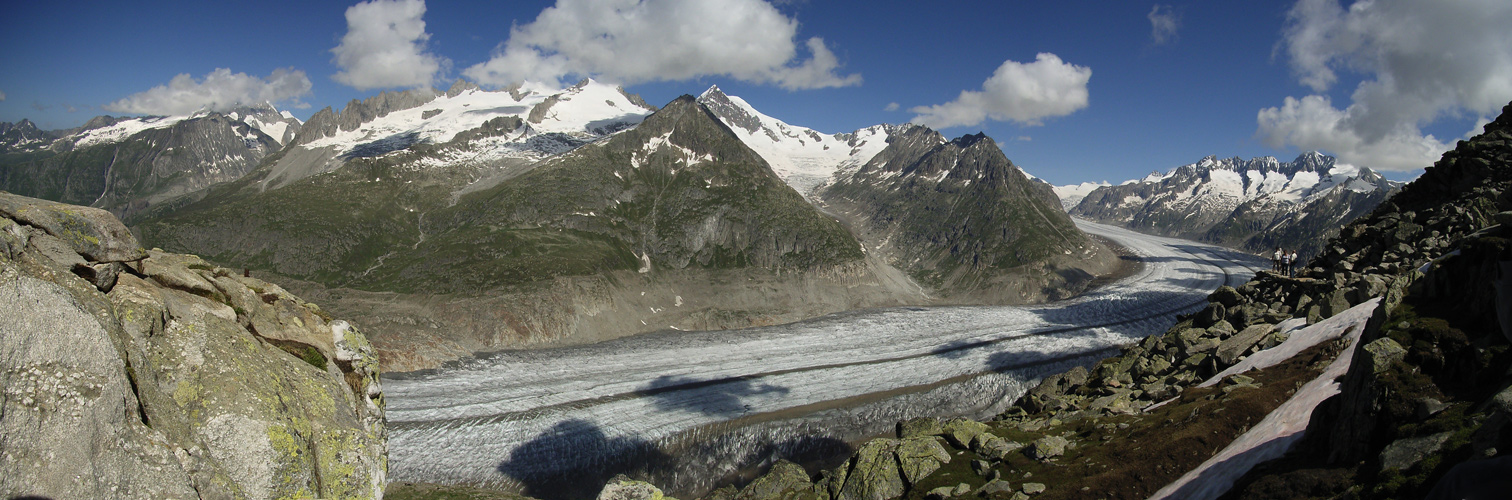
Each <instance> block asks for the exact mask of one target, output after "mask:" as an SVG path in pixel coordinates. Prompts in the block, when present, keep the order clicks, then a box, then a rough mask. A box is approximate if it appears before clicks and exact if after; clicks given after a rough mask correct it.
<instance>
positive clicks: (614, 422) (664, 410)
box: [384, 221, 1265, 498]
mask: <svg viewBox="0 0 1512 500" xmlns="http://www.w3.org/2000/svg"><path fill="white" fill-rule="evenodd" d="M1077 224H1078V227H1080V228H1081V229H1082V230H1084V231H1087V232H1089V233H1092V234H1095V235H1100V236H1103V237H1106V238H1109V239H1111V240H1113V241H1115V242H1117V243H1119V244H1120V245H1123V246H1124V247H1125V248H1128V249H1129V250H1130V252H1131V253H1132V256H1130V257H1129V258H1131V259H1135V260H1137V261H1139V262H1140V263H1141V264H1143V265H1142V268H1141V270H1140V271H1139V272H1137V273H1135V274H1134V275H1133V276H1130V277H1128V278H1125V279H1122V280H1120V281H1118V282H1116V283H1113V284H1111V285H1108V286H1104V287H1102V288H1100V289H1097V290H1095V291H1093V292H1090V293H1088V294H1085V295H1083V296H1080V297H1077V298H1074V299H1070V300H1066V301H1062V302H1056V303H1052V304H1044V305H1039V306H1012V307H1009V306H1002V307H996V306H979V307H896V308H881V309H870V310H861V311H851V312H845V313H839V314H833V315H829V316H824V317H820V318H816V319H812V320H808V321H802V322H798V323H792V324H787V325H779V326H771V327H760V328H749V329H742V330H729V331H717V332H681V331H665V332H658V333H653V334H646V335H641V336H635V337H628V338H622V339H617V340H613V341H608V342H603V343H599V344H592V345H584V346H574V347H564V348H554V349H543V350H528V351H507V352H500V353H495V354H492V355H488V356H483V357H480V358H476V359H473V360H470V361H467V362H463V363H459V364H457V365H455V366H450V367H447V368H443V369H441V370H437V371H434V372H430V373H421V374H410V375H404V376H399V377H391V378H389V379H386V380H385V382H384V384H385V394H386V399H387V401H388V421H389V431H390V442H389V459H390V475H391V479H392V480H394V481H417V482H432V483H443V484H467V485H474V486H484V487H491V488H498V489H503V490H510V491H517V492H523V493H526V494H530V495H533V496H538V497H545V498H553V497H559V496H563V495H565V493H564V492H565V491H568V490H571V489H572V488H584V487H586V486H584V485H591V486H592V487H593V488H594V489H592V491H596V488H597V486H598V485H601V484H602V482H603V480H606V479H608V477H609V475H612V474H615V473H630V474H632V475H635V476H639V477H644V478H647V479H649V480H651V481H652V482H654V483H656V484H658V485H660V486H662V487H663V488H666V489H668V490H670V492H672V493H673V494H677V495H684V496H697V495H701V494H702V493H704V492H706V491H708V489H710V488H712V487H714V486H716V483H717V482H718V481H720V480H721V478H729V477H732V475H734V474H737V473H739V472H741V471H742V470H746V469H748V468H752V467H760V466H761V465H763V464H769V463H770V462H771V461H772V460H775V459H776V458H790V459H799V460H803V459H808V460H821V459H825V458H829V459H833V458H834V457H835V456H839V457H841V458H843V457H844V456H846V455H848V454H849V452H850V446H851V445H852V443H856V442H859V441H861V440H863V439H865V438H868V437H874V436H877V435H881V434H885V433H888V432H890V431H891V429H892V427H893V425H894V424H895V423H896V422H897V421H899V420H902V419H907V418H912V417H917V416H953V415H966V416H973V417H976V418H985V417H987V416H990V415H993V414H995V413H997V412H999V411H1002V409H1003V408H1004V407H1005V406H1006V405H1007V404H1009V403H1011V402H1012V401H1013V400H1014V399H1015V398H1017V397H1018V396H1019V395H1021V394H1022V393H1023V392H1024V391H1025V390H1027V388H1029V387H1032V384H1034V383H1036V382H1037V380H1038V379H1039V378H1040V377H1042V376H1044V375H1046V374H1049V373H1055V372H1059V371H1063V370H1065V369H1068V368H1070V367H1072V366H1075V365H1090V364H1092V363H1094V362H1096V361H1097V360H1098V359H1101V358H1103V357H1106V356H1109V355H1113V354H1116V352H1117V350H1118V349H1119V348H1120V346H1122V345H1125V344H1127V343H1130V342H1133V341H1136V340H1138V339H1140V338H1143V337H1145V336H1148V335H1152V334H1157V333H1160V332H1163V331H1165V329H1167V328H1169V327H1170V326H1171V325H1172V324H1174V322H1175V316H1176V315H1177V314H1180V313H1188V312H1192V311H1195V310H1196V309H1198V308H1200V307H1201V306H1202V305H1203V304H1204V303H1205V302H1206V296H1207V295H1208V294H1209V293H1210V292H1211V291H1212V290H1214V289H1216V288H1217V287H1219V286H1222V285H1234V286H1237V285H1239V284H1242V283H1244V282H1245V281H1247V280H1248V279H1249V278H1250V277H1251V276H1252V275H1253V274H1254V272H1255V271H1256V270H1257V269H1259V268H1261V266H1263V265H1265V263H1264V261H1262V260H1261V259H1259V258H1258V257H1255V256H1252V255H1248V254H1244V253H1241V252H1236V251H1233V250H1228V249H1224V248H1221V247H1215V246H1209V245H1203V244H1197V243H1193V242H1189V241H1184V240H1176V239H1170V238H1161V237H1156V236H1148V235H1143V234H1138V233H1134V232H1132V231H1128V230H1125V229H1120V228H1116V227H1112V226H1106V225H1102V224H1096V223H1091V222H1086V221H1077ZM600 476H602V477H600ZM564 488H565V490H564ZM584 491H588V490H584ZM577 493H581V492H577Z"/></svg>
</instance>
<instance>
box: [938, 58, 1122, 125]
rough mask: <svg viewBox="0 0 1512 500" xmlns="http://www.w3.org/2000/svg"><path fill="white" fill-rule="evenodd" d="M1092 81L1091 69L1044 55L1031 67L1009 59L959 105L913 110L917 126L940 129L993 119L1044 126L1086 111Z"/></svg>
mask: <svg viewBox="0 0 1512 500" xmlns="http://www.w3.org/2000/svg"><path fill="white" fill-rule="evenodd" d="M1091 78H1092V69H1091V68H1088V67H1086V66H1077V65H1075V64H1070V63H1066V62H1063V61H1061V59H1060V57H1057V56H1056V55H1055V54H1051V53H1047V52H1041V53H1040V54H1039V55H1038V56H1036V57H1035V59H1034V62H1032V63H1019V62H1014V61H1004V62H1003V65H1002V66H999V67H998V69H997V71H995V72H993V73H992V77H991V78H988V79H987V81H986V82H984V83H983V84H982V90H981V91H972V90H963V91H961V95H960V97H957V98H956V100H954V101H950V102H947V103H945V104H936V105H934V106H917V107H914V108H912V109H909V111H910V112H912V113H915V114H917V115H918V116H915V117H914V118H913V122H914V123H918V124H923V125H928V126H930V127H933V128H937V129H943V128H949V127H956V126H974V125H977V124H980V123H982V122H983V121H985V120H988V119H992V120H997V121H1012V122H1016V123H1019V124H1021V125H1029V126H1034V125H1040V123H1041V122H1040V120H1042V119H1044V118H1050V117H1056V116H1065V115H1069V114H1071V113H1073V112H1075V111H1076V110H1079V109H1082V108H1085V107H1087V81H1088V80H1090V79H1091Z"/></svg>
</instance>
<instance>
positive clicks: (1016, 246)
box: [820, 127, 1112, 303]
mask: <svg viewBox="0 0 1512 500" xmlns="http://www.w3.org/2000/svg"><path fill="white" fill-rule="evenodd" d="M838 177H839V178H838V179H837V180H836V181H835V182H834V183H833V184H831V185H830V186H828V187H827V188H825V189H824V190H823V192H822V193H821V195H820V197H821V199H822V200H823V201H824V202H825V203H826V204H827V206H828V207H830V208H831V209H833V210H836V211H838V212H840V213H843V214H847V215H848V216H849V217H851V218H853V219H855V220H857V221H859V222H858V223H857V224H858V225H860V226H863V228H864V230H863V234H867V235H878V236H875V237H868V238H866V239H867V241H874V242H876V244H877V248H875V249H874V250H875V251H878V252H880V253H882V254H884V255H887V256H888V257H889V260H890V261H891V263H892V264H893V265H895V266H896V267H898V268H900V269H903V270H904V271H905V272H907V273H909V274H910V275H911V276H913V278H914V279H915V280H917V281H918V282H920V283H922V284H924V285H925V286H928V287H930V288H932V289H934V290H935V291H936V292H938V293H940V294H941V295H943V296H945V297H947V300H949V297H951V296H957V297H958V298H961V297H972V296H976V297H979V298H978V299H977V300H982V299H981V298H985V302H988V303H993V302H996V303H1002V302H1010V303H1014V302H1029V301H1036V300H1040V299H1041V297H1042V295H1039V294H1040V293H1044V292H1042V290H1045V291H1050V290H1054V291H1050V292H1048V294H1049V296H1050V297H1051V298H1060V297H1064V296H1069V295H1072V294H1074V293H1075V292H1076V291H1077V290H1078V289H1079V288H1080V287H1084V286H1085V285H1086V283H1087V282H1089V281H1090V280H1091V278H1092V276H1093V275H1095V274H1101V273H1103V272H1106V266H1107V264H1106V261H1107V260H1110V259H1111V258H1112V256H1111V252H1110V251H1108V250H1107V249H1105V248H1103V247H1102V246H1101V245H1099V244H1097V243H1096V242H1093V241H1091V239H1090V238H1088V237H1087V236H1086V235H1085V234H1083V233H1082V232H1081V231H1080V230H1078V229H1077V228H1076V226H1075V225H1074V224H1073V223H1072V222H1071V219H1070V217H1067V216H1066V214H1065V212H1063V211H1062V210H1060V208H1059V202H1058V201H1053V200H1055V195H1054V193H1053V192H1051V191H1050V190H1049V189H1048V187H1046V186H1044V185H1043V184H1041V183H1034V182H1030V180H1029V179H1028V178H1027V177H1025V176H1024V174H1023V172H1022V171H1020V170H1019V169H1018V168H1017V167H1015V166H1014V165H1013V163H1012V162H1011V161H1009V160H1008V158H1007V157H1005V156H1004V155H1003V152H1002V149H1000V148H998V147H997V144H996V143H995V142H993V140H992V139H990V138H988V137H987V136H985V135H982V134H976V135H967V136H962V137H960V138H957V139H955V140H950V141H947V140H945V138H944V137H943V136H941V135H940V134H939V133H938V132H935V131H933V130H930V129H928V128H925V127H905V128H903V129H901V130H898V131H896V132H894V133H893V134H891V136H890V137H889V139H888V146H887V147H886V148H885V149H883V150H882V152H881V153H878V154H877V156H876V157H875V158H872V159H871V161H869V162H867V163H866V164H865V165H864V166H862V167H861V168H860V169H859V170H857V171H856V172H854V173H852V174H849V175H841V176H838ZM884 242H885V243H884ZM1030 267H1043V268H1044V269H1043V272H1035V271H1028V268H1030ZM1037 271H1038V270H1037ZM1036 276H1037V277H1043V278H1044V279H1046V280H1048V281H1044V282H1035V283H1028V282H1032V281H1034V280H1033V277H1036ZM1026 286H1028V287H1030V289H1025V287H1026ZM1034 288H1038V289H1034ZM967 300H968V301H969V300H971V299H967Z"/></svg>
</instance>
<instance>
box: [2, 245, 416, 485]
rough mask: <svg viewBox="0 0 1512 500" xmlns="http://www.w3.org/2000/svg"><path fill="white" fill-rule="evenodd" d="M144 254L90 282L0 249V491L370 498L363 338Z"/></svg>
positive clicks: (377, 474)
mask: <svg viewBox="0 0 1512 500" xmlns="http://www.w3.org/2000/svg"><path fill="white" fill-rule="evenodd" d="M0 222H13V223H14V222H15V221H11V220H10V219H0ZM22 225H25V224H24V223H23V224H22ZM0 226H5V227H10V226H8V225H5V224H3V223H0ZM32 228H33V229H36V230H38V231H40V229H39V228H35V227H34V226H32ZM48 234H51V233H48ZM100 234H106V233H100ZM132 245H134V242H133V243H132ZM120 246H122V245H121V244H120V242H108V241H107V242H105V244H103V245H102V247H103V248H116V247H120ZM76 257H77V258H83V259H89V260H93V259H95V258H97V256H91V255H77V256H76ZM65 260H66V259H65ZM146 260H147V262H146V263H145V264H146V265H136V264H133V266H135V267H134V268H132V270H131V271H130V272H126V273H123V274H121V275H120V276H119V277H118V279H116V280H115V281H114V283H112V284H111V286H109V287H105V288H108V289H109V290H108V291H102V287H100V286H99V285H98V284H96V283H92V282H90V281H87V280H85V279H83V278H81V277H80V276H78V275H76V274H74V272H75V270H74V269H70V268H68V267H65V266H63V265H60V264H59V263H58V262H57V260H56V259H55V258H52V257H48V256H45V255H43V254H42V253H41V252H40V251H39V250H37V247H36V246H27V247H25V249H24V250H22V251H20V252H8V253H7V254H4V255H0V291H3V292H0V386H3V387H4V388H5V390H6V397H5V398H3V399H0V442H4V443H5V446H4V450H3V453H4V456H5V459H4V460H0V496H4V497H6V498H9V497H12V496H17V495H41V496H47V497H53V498H313V497H319V498H378V497H381V496H382V494H383V488H384V484H385V476H386V470H387V458H386V430H385V426H384V421H383V399H382V391H381V387H380V386H379V385H378V378H377V377H378V372H377V359H376V356H374V354H373V351H372V348H371V347H370V346H369V345H368V344H367V341H366V339H365V338H364V337H363V335H362V334H361V333H359V332H358V331H357V330H356V329H355V328H353V327H352V326H351V325H350V324H347V323H346V322H342V321H339V320H336V321H328V320H327V319H326V318H325V317H324V316H323V315H322V314H321V313H320V311H319V309H318V308H315V307H313V306H310V305H308V304H304V303H302V302H300V301H299V300H298V299H297V298H295V297H293V296H290V295H288V294H287V293H286V292H282V291H281V290H279V289H277V287H274V286H272V285H269V284H267V283H261V282H258V281H257V280H252V279H250V278H242V277H241V276H240V275H239V273H233V272H232V271H231V270H228V269H221V268H215V267H213V266H209V265H207V264H205V263H204V262H203V261H201V260H199V259H198V258H195V257H193V256H184V255H174V254H166V253H161V252H153V253H152V255H151V258H148V259H146ZM143 271H147V272H143ZM232 282H234V283H239V284H241V286H243V287H245V288H247V289H248V290H252V289H258V290H262V292H263V293H262V294H261V295H258V294H257V293H256V292H250V291H240V290H239V289H235V288H234V287H231V286H229V285H228V283H232ZM233 291H234V292H233ZM249 294H250V295H249ZM232 297H235V300H233V299H232ZM251 302H255V303H256V305H258V306H262V307H268V308H273V309H276V310H277V311H279V314H276V315H275V316H276V318H275V319H278V321H268V322H262V323H258V324H257V326H256V327H254V326H253V323H254V322H253V319H252V316H251V315H252V314H253V313H255V311H256V308H255V307H253V306H252V304H250V303H251ZM249 308H250V309H251V310H249ZM309 352H313V353H315V355H316V356H318V357H320V358H321V359H331V360H335V361H336V362H331V363H325V364H324V366H317V365H316V364H314V363H311V362H308V361H307V360H306V359H301V356H298V355H296V354H295V353H309Z"/></svg>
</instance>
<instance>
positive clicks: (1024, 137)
mask: <svg viewBox="0 0 1512 500" xmlns="http://www.w3.org/2000/svg"><path fill="white" fill-rule="evenodd" d="M1013 140H1015V141H1019V142H1031V141H1033V140H1034V138H1033V137H1029V136H1027V135H1021V136H1018V137H1014V138H1013Z"/></svg>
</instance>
